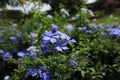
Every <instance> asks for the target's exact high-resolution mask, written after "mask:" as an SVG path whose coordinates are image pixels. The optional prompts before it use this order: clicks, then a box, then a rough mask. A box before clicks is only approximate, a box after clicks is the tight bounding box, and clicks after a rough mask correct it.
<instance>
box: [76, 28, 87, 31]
mask: <svg viewBox="0 0 120 80" xmlns="http://www.w3.org/2000/svg"><path fill="white" fill-rule="evenodd" d="M78 30H81V31H86V30H87V27H79V28H78Z"/></svg>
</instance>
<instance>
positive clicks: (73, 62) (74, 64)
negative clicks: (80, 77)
mask: <svg viewBox="0 0 120 80" xmlns="http://www.w3.org/2000/svg"><path fill="white" fill-rule="evenodd" d="M70 62H71V65H72V66H73V68H76V67H77V63H76V62H75V61H74V60H73V59H71V60H70Z"/></svg>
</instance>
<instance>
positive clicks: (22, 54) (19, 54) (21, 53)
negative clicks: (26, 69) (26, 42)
mask: <svg viewBox="0 0 120 80" xmlns="http://www.w3.org/2000/svg"><path fill="white" fill-rule="evenodd" d="M17 55H18V56H19V57H22V58H24V57H25V53H23V52H22V51H21V52H18V54H17Z"/></svg>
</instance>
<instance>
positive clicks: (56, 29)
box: [52, 24, 58, 33]
mask: <svg viewBox="0 0 120 80" xmlns="http://www.w3.org/2000/svg"><path fill="white" fill-rule="evenodd" d="M57 31H58V27H57V26H56V25H55V24H53V25H52V33H55V32H57Z"/></svg>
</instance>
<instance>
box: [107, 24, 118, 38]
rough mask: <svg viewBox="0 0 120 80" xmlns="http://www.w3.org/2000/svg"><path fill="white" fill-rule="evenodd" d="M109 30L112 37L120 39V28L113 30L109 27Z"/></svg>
mask: <svg viewBox="0 0 120 80" xmlns="http://www.w3.org/2000/svg"><path fill="white" fill-rule="evenodd" d="M108 30H109V31H110V35H111V36H118V37H120V29H119V28H113V27H112V26H110V27H108Z"/></svg>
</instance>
